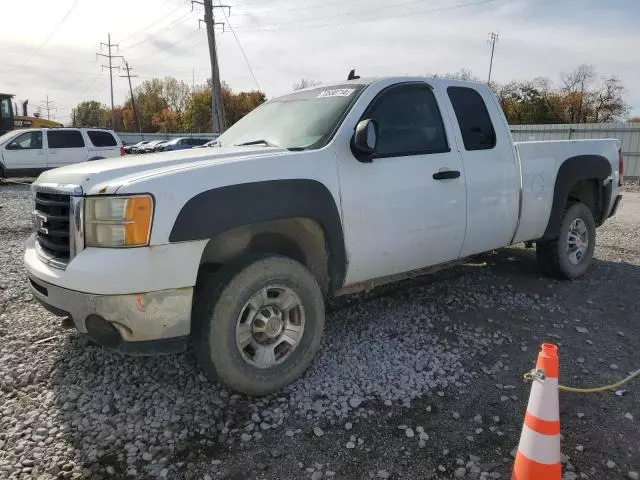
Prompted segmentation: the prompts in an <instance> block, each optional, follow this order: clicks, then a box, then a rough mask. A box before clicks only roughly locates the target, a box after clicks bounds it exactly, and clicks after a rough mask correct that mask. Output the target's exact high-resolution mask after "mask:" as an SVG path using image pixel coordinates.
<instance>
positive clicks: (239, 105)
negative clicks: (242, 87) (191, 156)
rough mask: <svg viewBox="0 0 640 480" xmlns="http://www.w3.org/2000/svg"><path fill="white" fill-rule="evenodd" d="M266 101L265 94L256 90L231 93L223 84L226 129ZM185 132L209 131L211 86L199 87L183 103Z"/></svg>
mask: <svg viewBox="0 0 640 480" xmlns="http://www.w3.org/2000/svg"><path fill="white" fill-rule="evenodd" d="M265 100H266V97H265V94H264V93H263V92H261V91H258V90H252V91H250V92H237V93H236V92H233V90H231V88H230V87H229V86H228V85H227V84H226V83H224V82H223V84H222V103H223V106H224V114H225V120H226V124H227V128H228V127H230V126H231V125H233V124H234V123H236V122H237V121H238V120H240V119H241V118H242V117H244V116H245V115H246V114H247V113H249V112H250V111H251V110H253V109H254V108H256V107H257V106H258V105H260V104H261V103H264V101H265ZM182 119H183V126H184V128H185V130H188V131H191V132H203V131H209V132H210V131H211V85H210V82H209V83H208V84H207V85H201V86H199V87H198V88H196V89H195V91H194V92H192V93H191V94H190V95H189V97H187V100H186V102H185V109H184V113H183V115H182Z"/></svg>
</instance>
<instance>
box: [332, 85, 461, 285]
mask: <svg viewBox="0 0 640 480" xmlns="http://www.w3.org/2000/svg"><path fill="white" fill-rule="evenodd" d="M364 119H371V120H374V121H375V122H376V124H377V126H378V138H377V140H378V141H377V145H376V149H375V153H374V155H373V156H372V158H371V161H370V163H362V162H360V161H358V160H357V159H356V158H355V156H354V155H352V154H351V152H350V151H348V150H346V151H345V154H346V155H344V157H343V158H341V159H340V163H339V168H340V172H339V178H340V183H341V188H340V193H341V196H342V212H343V222H344V224H345V225H346V226H347V228H345V237H346V238H345V240H346V244H347V251H348V252H349V257H350V258H349V271H348V274H347V279H346V283H347V284H349V283H355V282H360V281H364V280H368V279H373V278H377V277H385V276H389V275H394V274H398V273H402V272H408V271H411V270H417V269H420V268H423V267H428V266H432V265H437V264H441V263H445V262H448V261H451V260H456V259H458V257H459V255H460V249H461V248H462V243H463V241H464V237H465V227H466V221H467V217H466V195H467V194H466V187H465V175H464V168H463V165H462V157H461V155H460V153H459V152H458V151H457V149H456V148H455V144H454V140H453V136H452V135H451V131H450V128H449V126H448V124H447V122H444V121H443V119H442V115H441V113H440V108H439V106H438V103H437V100H436V97H435V95H434V93H433V91H432V89H431V88H430V87H429V86H428V85H427V84H425V83H422V82H415V83H413V82H412V83H404V84H399V85H394V86H392V87H388V88H386V89H384V90H383V91H382V92H381V93H379V94H378V96H377V97H376V98H375V99H374V100H373V101H372V102H371V104H370V105H369V107H368V108H367V109H366V111H365V112H364V114H363V116H362V117H361V120H364ZM452 147H453V148H452ZM347 152H348V153H347Z"/></svg>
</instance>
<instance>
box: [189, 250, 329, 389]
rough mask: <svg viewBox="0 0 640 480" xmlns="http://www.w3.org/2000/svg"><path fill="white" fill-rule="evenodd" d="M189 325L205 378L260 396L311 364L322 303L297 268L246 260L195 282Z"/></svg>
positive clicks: (278, 261) (280, 260)
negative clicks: (191, 321) (191, 316)
mask: <svg viewBox="0 0 640 480" xmlns="http://www.w3.org/2000/svg"><path fill="white" fill-rule="evenodd" d="M193 321H194V330H193V334H194V343H195V350H196V355H197V357H198V360H199V362H200V364H201V365H202V366H203V367H204V369H205V370H206V371H207V373H208V374H209V376H210V377H211V378H215V379H218V380H220V381H221V382H222V383H224V384H225V385H227V386H228V387H230V388H231V389H233V390H236V391H238V392H241V393H245V394H248V395H265V394H268V393H271V392H274V391H277V390H280V389H281V388H282V387H284V386H285V385H287V384H289V383H291V382H293V381H294V380H295V379H297V378H298V377H299V376H300V375H301V374H302V373H303V372H304V371H305V370H306V368H307V367H308V366H309V364H310V363H311V360H312V359H313V357H314V355H315V353H316V352H317V350H318V348H319V346H320V340H321V338H322V331H323V329H324V299H323V296H322V292H321V290H320V286H319V285H318V282H317V281H316V279H315V277H314V276H313V275H312V274H311V272H309V270H307V269H306V268H305V267H304V266H303V265H301V264H300V263H298V262H296V261H294V260H291V259H289V258H286V257H281V256H262V255H260V256H255V255H252V256H247V257H244V258H242V259H240V260H239V261H238V262H232V263H231V264H228V265H224V266H223V267H222V268H221V269H220V270H218V271H216V272H215V273H205V274H203V275H201V276H200V281H199V285H198V287H197V290H196V298H195V305H194V318H193Z"/></svg>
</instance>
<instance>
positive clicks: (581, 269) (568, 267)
mask: <svg viewBox="0 0 640 480" xmlns="http://www.w3.org/2000/svg"><path fill="white" fill-rule="evenodd" d="M576 220H580V221H582V222H583V224H584V228H585V230H586V238H587V242H588V243H587V246H586V250H585V252H584V253H583V254H582V256H581V257H580V259H579V261H578V263H575V261H574V262H572V261H571V260H570V255H569V253H568V251H569V240H568V238H569V234H570V230H571V227H572V225H574V222H576ZM595 241H596V222H595V220H594V219H593V214H592V213H591V210H589V208H588V207H587V206H586V205H585V204H583V203H580V202H575V203H570V204H569V205H568V206H567V208H566V210H565V211H564V214H563V215H562V221H561V224H560V228H559V230H558V236H557V237H555V238H552V239H550V240H545V241H538V242H536V257H537V260H538V266H539V267H540V269H541V270H542V271H543V272H544V273H546V274H547V275H550V276H552V277H556V278H561V279H568V280H573V279H576V278H579V277H581V276H582V275H584V274H585V273H586V272H587V270H588V269H589V266H590V265H591V261H592V260H593V251H594V248H595Z"/></svg>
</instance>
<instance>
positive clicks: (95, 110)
mask: <svg viewBox="0 0 640 480" xmlns="http://www.w3.org/2000/svg"><path fill="white" fill-rule="evenodd" d="M105 111H106V108H105V106H104V105H102V104H101V103H100V102H96V101H95V100H87V101H84V102H80V103H79V104H78V105H77V106H76V108H74V109H73V122H72V126H73V127H99V126H102V125H105V124H104V123H103V118H104V112H105Z"/></svg>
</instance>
